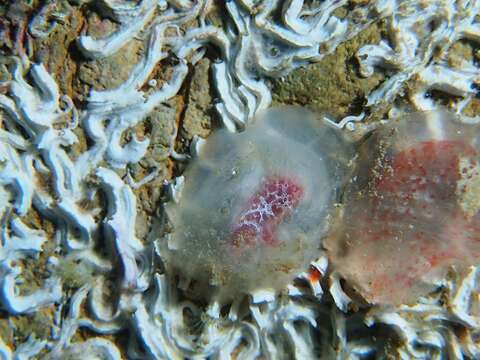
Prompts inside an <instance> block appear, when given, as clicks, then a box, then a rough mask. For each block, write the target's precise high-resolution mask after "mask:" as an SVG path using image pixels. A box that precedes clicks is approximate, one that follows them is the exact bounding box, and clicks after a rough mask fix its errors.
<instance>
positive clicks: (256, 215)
mask: <svg viewBox="0 0 480 360" xmlns="http://www.w3.org/2000/svg"><path fill="white" fill-rule="evenodd" d="M303 194H304V190H303V188H302V186H301V185H300V183H299V182H298V181H297V180H295V179H294V178H292V177H288V176H271V177H269V178H267V179H266V180H265V182H264V183H263V184H261V185H260V189H259V190H258V192H257V193H256V194H254V195H253V196H252V197H251V198H250V199H249V200H248V205H247V207H246V208H245V210H243V211H242V212H241V213H240V216H239V218H238V220H237V221H235V223H234V225H233V229H232V234H233V235H232V244H233V245H234V246H236V247H241V246H243V245H247V246H248V245H254V244H255V243H256V242H257V241H262V242H263V243H264V244H266V245H275V244H276V243H278V240H277V239H276V231H277V227H278V225H279V224H281V223H282V221H283V220H284V219H285V218H286V217H287V216H288V215H289V214H290V213H291V212H292V211H293V210H294V209H295V208H296V207H297V205H298V203H299V202H300V200H301V199H302V197H303Z"/></svg>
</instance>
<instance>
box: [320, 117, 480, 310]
mask: <svg viewBox="0 0 480 360" xmlns="http://www.w3.org/2000/svg"><path fill="white" fill-rule="evenodd" d="M479 135H480V134H479V128H478V126H472V125H465V124H461V123H459V122H457V120H456V119H455V118H454V117H453V116H451V115H448V114H447V113H426V114H415V115H412V116H408V117H405V118H402V119H399V120H397V121H394V122H393V123H392V124H390V125H389V126H387V127H386V128H385V129H381V130H380V131H378V133H377V134H375V135H374V136H373V137H372V138H370V139H369V140H367V141H366V143H365V144H364V145H363V147H362V151H361V153H360V154H361V157H363V161H362V162H361V165H360V166H359V174H358V177H357V179H356V181H355V182H354V184H353V188H352V189H351V190H349V191H348V192H347V194H346V196H345V198H346V204H345V217H344V219H343V221H344V228H343V232H342V234H341V236H340V241H338V240H337V241H334V240H332V239H331V240H329V241H328V242H327V247H328V248H329V249H330V250H331V252H332V259H333V263H334V265H335V268H336V269H337V270H338V271H339V272H340V273H341V274H342V275H343V276H344V277H345V278H346V280H347V281H348V282H349V283H350V284H351V285H352V286H353V287H354V288H356V289H357V290H358V291H359V292H360V293H361V295H363V296H364V297H365V298H366V299H367V300H368V301H370V302H373V303H387V304H399V303H405V302H407V303H408V302H411V301H414V300H415V299H416V297H418V296H419V295H422V294H425V293H426V292H428V291H429V290H431V289H433V285H432V282H433V281H435V280H438V279H440V278H441V277H442V276H444V275H445V272H446V271H447V269H448V267H449V266H450V265H453V266H456V267H457V268H458V269H459V270H461V268H463V267H465V266H468V265H471V264H475V263H477V262H478V260H479V259H480V221H479V220H480V214H479V212H478V210H479V208H480V192H479V190H480V177H479V173H478V170H479V169H478V162H479V147H478V145H479V144H478V139H479Z"/></svg>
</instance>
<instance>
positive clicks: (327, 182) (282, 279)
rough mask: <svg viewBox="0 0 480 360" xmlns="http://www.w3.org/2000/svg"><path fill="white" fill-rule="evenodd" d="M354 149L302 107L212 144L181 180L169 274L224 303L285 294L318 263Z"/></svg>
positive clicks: (173, 208)
mask: <svg viewBox="0 0 480 360" xmlns="http://www.w3.org/2000/svg"><path fill="white" fill-rule="evenodd" d="M353 156H354V155H353V150H352V148H351V146H350V145H349V143H348V142H347V141H345V140H343V138H342V134H341V133H340V132H339V130H338V129H336V128H334V127H330V126H329V125H327V124H326V123H323V122H322V121H321V120H319V119H316V118H315V116H314V115H313V114H312V113H310V112H308V111H306V110H304V109H301V108H295V107H283V108H278V109H272V110H269V111H268V112H266V113H264V114H263V115H262V116H260V117H259V118H258V119H257V120H256V121H255V122H254V123H253V124H251V125H249V126H248V127H247V129H246V130H245V131H243V132H242V133H239V134H232V133H229V132H228V131H226V130H220V131H217V132H216V133H214V134H213V135H211V136H210V137H209V138H208V139H207V141H206V143H205V145H204V146H203V147H202V151H201V153H200V155H199V157H198V158H196V159H193V160H192V163H191V164H190V165H189V167H188V168H187V170H186V171H185V173H184V176H185V184H184V188H183V190H182V193H181V199H180V201H179V203H178V204H170V205H169V206H168V207H167V213H168V216H169V219H170V221H171V222H172V224H173V229H174V230H173V234H171V237H170V239H169V242H168V247H169V251H167V255H166V263H167V266H169V267H171V268H175V269H176V270H177V271H179V272H180V273H181V274H182V275H184V276H186V277H187V278H189V279H196V280H199V281H197V283H198V284H201V286H203V287H204V288H205V286H207V287H208V286H210V285H212V286H215V287H217V288H218V290H219V291H218V293H219V294H220V296H221V297H226V298H231V297H234V296H236V295H237V294H239V293H249V292H251V291H254V290H257V289H262V288H271V289H275V290H278V289H281V288H282V287H284V286H285V285H286V284H287V283H288V282H289V281H291V280H293V278H294V277H295V276H296V275H298V274H300V273H302V272H304V271H305V270H307V269H308V264H309V262H310V261H312V260H314V259H315V258H316V257H317V256H318V254H319V247H320V243H321V239H322V236H324V235H325V233H326V232H327V230H328V229H329V217H330V215H331V214H332V209H333V206H334V204H335V202H336V200H337V195H338V190H339V189H340V188H341V187H342V186H343V185H344V183H345V180H346V178H347V174H348V172H349V164H350V160H351V159H352V157H353Z"/></svg>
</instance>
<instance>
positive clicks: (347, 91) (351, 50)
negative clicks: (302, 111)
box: [272, 23, 385, 118]
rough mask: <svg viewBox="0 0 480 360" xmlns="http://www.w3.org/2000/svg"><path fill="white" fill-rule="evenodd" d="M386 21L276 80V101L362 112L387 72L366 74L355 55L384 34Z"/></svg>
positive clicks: (329, 110) (321, 109)
mask: <svg viewBox="0 0 480 360" xmlns="http://www.w3.org/2000/svg"><path fill="white" fill-rule="evenodd" d="M383 27H384V25H383V23H375V24H373V25H372V26H370V27H369V28H368V29H366V30H365V31H363V32H362V33H360V34H359V35H358V36H356V37H354V38H353V39H351V40H349V41H347V42H345V43H343V44H341V45H339V46H338V48H337V49H336V50H335V51H334V52H333V53H332V54H329V55H327V56H325V57H324V58H323V59H322V60H321V61H320V62H318V63H316V64H312V65H309V66H307V67H305V68H299V69H297V70H294V71H292V72H291V73H290V74H289V75H288V76H286V77H285V78H283V79H275V80H272V95H273V103H274V104H276V105H278V104H296V105H303V106H308V107H310V108H312V109H313V110H315V111H319V112H327V113H330V114H332V115H333V116H335V117H338V118H342V117H345V116H347V115H351V114H359V113H360V112H361V109H362V105H363V104H364V102H365V97H366V95H367V94H369V93H370V92H371V91H372V90H373V89H375V88H376V87H377V86H379V85H380V83H381V82H382V81H383V80H384V79H385V76H384V75H383V74H381V73H379V72H375V73H374V74H373V75H372V76H370V77H368V78H362V77H361V76H360V74H359V72H358V63H357V60H356V59H355V54H356V53H357V51H358V50H359V49H360V48H361V47H362V46H363V45H365V44H376V43H378V42H379V41H380V39H381V38H382V37H383V36H382V33H383V31H384V29H383Z"/></svg>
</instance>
